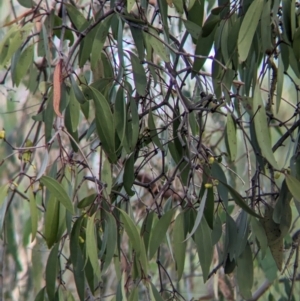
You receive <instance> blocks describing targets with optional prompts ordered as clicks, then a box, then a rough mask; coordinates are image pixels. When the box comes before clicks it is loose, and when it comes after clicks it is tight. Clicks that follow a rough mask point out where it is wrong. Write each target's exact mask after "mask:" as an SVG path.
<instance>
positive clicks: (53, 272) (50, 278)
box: [46, 244, 59, 300]
mask: <svg viewBox="0 0 300 301" xmlns="http://www.w3.org/2000/svg"><path fill="white" fill-rule="evenodd" d="M58 246H59V244H56V245H55V246H54V247H53V248H52V250H51V252H50V254H49V257H48V260H47V265H46V291H47V295H48V298H49V300H54V297H55V283H56V277H57V271H58Z"/></svg>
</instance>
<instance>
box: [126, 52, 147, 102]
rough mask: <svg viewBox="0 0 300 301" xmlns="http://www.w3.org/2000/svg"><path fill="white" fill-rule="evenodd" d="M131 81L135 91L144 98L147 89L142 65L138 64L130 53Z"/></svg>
mask: <svg viewBox="0 0 300 301" xmlns="http://www.w3.org/2000/svg"><path fill="white" fill-rule="evenodd" d="M130 58H131V64H132V71H133V80H134V84H135V88H136V91H137V92H138V94H139V95H141V96H145V94H146V87H147V77H146V73H145V69H144V67H143V65H142V64H141V63H140V61H139V59H138V58H137V56H136V55H135V54H133V53H132V52H130Z"/></svg>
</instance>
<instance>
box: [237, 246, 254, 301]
mask: <svg viewBox="0 0 300 301" xmlns="http://www.w3.org/2000/svg"><path fill="white" fill-rule="evenodd" d="M237 282H238V286H239V291H240V293H241V295H242V296H243V297H244V298H245V299H249V298H251V297H252V293H251V288H252V286H253V259H252V251H251V247H250V245H249V244H248V243H247V245H246V248H245V250H244V252H243V253H242V254H241V256H240V257H239V258H238V259H237Z"/></svg>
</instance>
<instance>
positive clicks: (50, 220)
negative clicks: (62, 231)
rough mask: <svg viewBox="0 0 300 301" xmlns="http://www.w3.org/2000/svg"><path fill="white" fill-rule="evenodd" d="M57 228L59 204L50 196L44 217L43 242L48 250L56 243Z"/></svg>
mask: <svg viewBox="0 0 300 301" xmlns="http://www.w3.org/2000/svg"><path fill="white" fill-rule="evenodd" d="M58 226H59V203H58V201H57V199H56V197H55V196H54V195H52V196H50V198H49V200H48V203H47V207H46V215H45V233H44V235H45V240H46V242H47V245H48V248H51V247H52V246H53V244H54V243H55V242H56V238H57V234H58Z"/></svg>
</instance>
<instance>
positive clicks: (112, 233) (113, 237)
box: [102, 212, 117, 273]
mask: <svg viewBox="0 0 300 301" xmlns="http://www.w3.org/2000/svg"><path fill="white" fill-rule="evenodd" d="M105 220H106V221H107V224H106V227H107V232H108V234H109V235H108V239H107V244H106V255H105V259H104V265H103V269H102V271H103V273H104V272H105V270H106V269H107V268H108V266H109V264H110V263H111V261H112V259H113V257H114V255H115V249H116V245H117V224H116V220H115V218H114V217H113V215H112V213H111V212H108V213H107V214H106V215H105ZM105 230H106V229H105Z"/></svg>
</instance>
